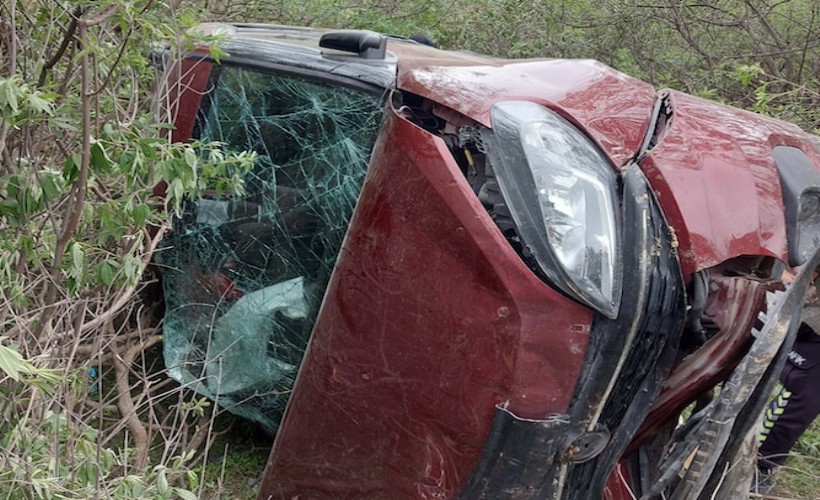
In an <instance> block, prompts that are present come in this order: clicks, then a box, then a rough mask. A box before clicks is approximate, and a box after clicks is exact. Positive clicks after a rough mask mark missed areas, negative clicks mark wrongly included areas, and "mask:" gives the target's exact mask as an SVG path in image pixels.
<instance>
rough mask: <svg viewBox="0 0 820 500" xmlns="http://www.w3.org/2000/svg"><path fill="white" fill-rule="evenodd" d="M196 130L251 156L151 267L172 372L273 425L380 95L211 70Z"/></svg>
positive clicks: (326, 272) (195, 209)
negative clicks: (157, 275) (227, 192)
mask: <svg viewBox="0 0 820 500" xmlns="http://www.w3.org/2000/svg"><path fill="white" fill-rule="evenodd" d="M217 71H218V72H219V74H218V75H214V77H213V78H212V85H211V91H210V92H209V94H208V95H207V96H206V98H205V99H203V105H202V108H201V110H200V113H199V116H198V119H197V123H196V126H195V135H197V136H198V137H199V138H200V139H202V140H204V141H219V142H222V143H224V147H225V148H228V149H230V150H234V151H243V150H247V151H254V152H256V153H257V154H258V159H257V161H256V163H255V166H254V168H253V170H252V171H251V172H250V173H249V174H248V175H247V176H246V177H245V179H244V181H245V191H246V192H245V194H244V195H243V196H241V197H234V198H224V197H223V198H220V197H204V198H202V199H199V200H191V201H189V202H188V203H187V205H186V209H185V213H184V215H183V217H182V218H180V219H179V220H177V221H175V224H174V230H173V233H172V234H171V235H170V236H169V237H168V238H167V239H166V245H165V249H164V250H163V251H162V254H161V258H160V263H161V268H162V277H163V288H164V294H165V302H166V307H167V309H166V315H165V322H164V344H165V348H164V349H165V362H166V365H167V366H168V368H169V371H170V373H171V375H172V376H173V377H174V378H176V379H177V380H179V381H181V382H183V383H185V384H189V385H190V386H191V387H192V388H193V389H194V390H196V391H198V392H199V393H201V394H204V395H206V396H208V397H211V398H214V399H217V400H218V401H219V403H220V404H221V405H222V406H223V407H226V408H228V409H229V410H230V411H232V412H234V413H236V414H239V415H242V416H244V417H246V418H250V419H252V420H255V421H257V422H260V423H262V424H263V425H265V426H267V427H268V428H270V429H275V428H276V426H277V425H278V422H279V419H280V418H281V413H282V411H283V410H284V406H285V404H286V402H287V397H288V395H289V393H290V390H291V389H292V387H293V383H294V381H295V377H296V372H297V370H298V366H299V363H300V361H301V358H302V354H303V353H304V351H305V347H306V345H307V341H308V338H309V335H310V332H311V330H312V328H313V324H314V322H315V319H316V315H317V312H318V308H319V305H320V302H321V300H322V296H323V294H324V290H325V288H326V286H327V284H328V280H329V278H330V274H331V271H332V269H333V265H334V263H335V260H336V257H337V255H338V252H339V248H340V246H341V243H342V239H343V238H344V234H345V231H346V229H347V225H348V221H349V220H350V217H351V215H352V213H353V208H354V206H355V204H356V200H357V197H358V194H359V191H360V189H361V186H362V182H363V180H364V174H365V171H366V168H367V163H368V159H369V156H370V150H371V148H372V146H373V142H374V139H375V136H376V132H377V129H378V124H379V119H380V117H381V112H382V110H381V103H380V98H379V97H378V96H374V95H370V94H367V93H363V92H360V91H358V90H353V89H350V88H347V87H343V86H339V85H337V84H333V83H323V82H321V81H311V80H307V79H304V78H302V77H299V76H293V75H286V74H280V73H275V72H268V71H262V70H257V69H253V68H249V67H243V66H230V65H225V66H222V67H218V68H217Z"/></svg>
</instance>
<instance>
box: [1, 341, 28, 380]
mask: <svg viewBox="0 0 820 500" xmlns="http://www.w3.org/2000/svg"><path fill="white" fill-rule="evenodd" d="M30 370H31V366H30V365H29V363H28V362H27V361H26V360H25V359H23V356H21V355H20V353H19V352H17V349H15V348H14V347H9V346H5V345H2V344H0V371H3V372H5V373H6V375H8V376H9V377H11V378H12V380H14V381H15V382H19V381H20V373H27V372H29V371H30Z"/></svg>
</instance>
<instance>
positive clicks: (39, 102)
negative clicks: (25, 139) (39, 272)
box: [28, 93, 54, 115]
mask: <svg viewBox="0 0 820 500" xmlns="http://www.w3.org/2000/svg"><path fill="white" fill-rule="evenodd" d="M28 103H29V105H30V106H31V107H32V108H33V109H34V110H35V111H37V112H39V113H46V114H48V115H51V114H53V112H54V110H53V109H52V107H51V102H49V101H48V100H46V99H43V98H42V97H40V95H39V93H32V94H29V96H28Z"/></svg>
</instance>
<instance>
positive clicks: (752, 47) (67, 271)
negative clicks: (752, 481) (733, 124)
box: [0, 0, 820, 498]
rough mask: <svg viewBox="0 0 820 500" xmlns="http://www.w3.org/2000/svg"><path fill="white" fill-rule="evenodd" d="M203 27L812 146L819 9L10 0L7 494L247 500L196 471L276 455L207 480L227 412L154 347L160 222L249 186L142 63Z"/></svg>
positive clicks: (616, 3)
mask: <svg viewBox="0 0 820 500" xmlns="http://www.w3.org/2000/svg"><path fill="white" fill-rule="evenodd" d="M205 20H224V21H243V22H253V21H261V22H275V23H283V24H299V25H305V24H306V25H316V26H332V27H345V28H368V29H374V30H377V31H382V32H386V33H393V34H397V35H403V36H409V35H412V34H416V33H424V34H426V35H428V36H430V37H431V38H432V39H434V40H435V41H436V42H437V43H438V44H439V46H441V47H443V48H448V49H465V50H473V51H477V52H483V53H488V54H492V55H496V56H501V57H580V58H593V59H598V60H601V61H603V62H605V63H607V64H610V65H612V66H614V67H615V68H617V69H620V70H622V71H624V72H626V73H628V74H631V75H633V76H636V77H638V78H642V79H646V80H648V81H650V82H652V83H654V84H655V85H657V86H659V87H662V86H670V87H674V88H678V89H681V90H684V91H688V92H692V93H695V94H698V95H702V96H705V97H709V98H713V99H718V100H720V101H723V102H726V103H730V104H734V105H738V106H741V107H745V108H748V109H751V110H754V111H757V112H761V113H766V114H769V115H772V116H776V117H779V118H782V119H785V120H789V121H793V122H795V123H797V124H799V125H801V126H802V127H804V128H805V129H806V130H809V131H813V132H814V133H820V111H818V109H820V108H819V107H818V104H819V103H820V3H818V2H815V1H812V0H791V1H785V2H775V1H774V0H741V1H739V0H717V1H714V2H706V3H704V2H694V1H692V0H684V1H679V0H675V1H672V0H659V1H657V2H645V3H635V2H631V1H627V0H604V1H596V2H593V1H591V0H529V1H524V0H470V1H467V0H404V1H398V0H357V1H355V2H354V1H352V0H302V1H299V2H296V1H291V0H283V1H277V2H270V1H268V0H241V1H240V0H209V1H207V2H202V1H189V2H185V3H183V2H182V1H181V0H168V1H167V2H159V1H156V0H95V1H91V0H63V1H60V2H55V1H51V0H0V410H2V412H0V440H2V451H0V495H3V496H5V497H8V498H21V497H25V498H54V497H64V498H85V497H87V496H88V495H89V494H90V493H89V492H90V491H92V490H93V491H96V492H98V494H100V495H101V496H105V495H107V496H110V497H113V498H174V497H177V498H190V497H191V496H194V495H198V494H201V493H202V491H203V488H206V487H209V488H212V489H216V490H220V489H221V491H223V492H225V491H228V493H225V494H226V495H228V496H229V495H231V491H233V492H234V493H233V494H235V495H239V496H241V495H245V494H247V493H248V491H247V490H243V489H241V488H242V487H241V486H237V488H239V489H237V490H230V488H229V489H228V490H225V489H224V488H225V486H224V484H223V482H222V481H221V479H207V478H206V476H211V477H212V478H214V477H216V478H219V477H224V476H226V475H227V476H230V475H231V474H230V472H231V469H232V468H234V470H236V469H235V467H239V469H242V468H243V467H244V465H243V464H245V465H247V468H250V469H256V468H258V467H261V464H262V463H264V458H262V459H261V460H260V459H259V457H264V456H265V455H266V453H267V450H266V449H257V448H250V449H249V450H243V451H241V452H239V453H233V454H232V453H231V452H230V451H229V452H228V453H227V454H226V455H225V458H224V460H223V461H222V462H221V464H220V466H219V469H220V471H224V473H223V472H220V473H219V474H220V475H218V476H214V475H213V474H215V473H216V472H215V471H214V468H215V466H214V465H213V462H208V461H207V457H208V453H207V449H208V447H209V446H210V445H212V444H213V440H214V436H213V432H212V431H213V430H214V422H215V419H216V413H217V410H215V409H214V408H213V407H212V406H209V405H208V404H207V402H206V401H204V400H201V399H198V398H196V397H194V396H193V395H191V394H190V393H188V392H186V391H184V390H183V389H181V388H179V387H177V386H175V385H174V384H173V383H171V382H169V380H168V379H166V378H164V377H163V376H162V367H161V363H160V362H159V361H158V359H157V357H158V356H157V352H156V349H157V346H158V345H159V343H160V342H161V340H162V338H161V334H160V330H159V328H158V317H159V314H158V313H157V311H156V304H155V302H156V300H155V299H154V296H155V295H156V294H157V291H156V289H155V288H153V289H152V288H151V287H152V276H153V275H152V272H151V270H150V267H149V262H150V261H151V258H152V255H153V253H154V252H155V250H156V249H157V247H158V246H159V245H160V244H161V243H160V242H161V238H162V235H163V234H164V232H165V231H166V228H167V227H168V221H169V217H170V215H171V214H172V213H173V212H174V210H176V209H179V207H180V202H181V200H182V199H183V197H185V196H187V195H192V194H196V193H197V192H198V191H199V190H201V189H203V187H204V186H205V185H207V184H208V183H210V182H212V181H213V180H215V179H219V181H220V183H221V185H224V186H225V189H226V190H229V191H231V190H233V191H237V192H238V191H241V189H242V185H241V182H239V175H240V174H241V172H242V171H244V170H246V169H248V168H249V167H250V165H251V164H252V162H253V161H254V158H253V157H252V156H251V155H242V154H238V155H229V154H225V153H223V152H222V150H221V149H220V147H219V145H218V144H201V143H193V144H173V143H171V142H170V140H169V137H168V127H169V126H168V125H167V122H169V121H170V119H169V117H167V116H163V115H162V111H161V107H160V106H158V104H157V103H158V102H162V101H163V99H164V98H165V97H167V96H163V95H159V96H158V97H159V98H158V99H157V98H155V96H154V94H155V93H156V92H157V91H158V89H160V88H161V87H158V86H157V85H156V77H157V73H156V71H155V70H154V69H153V68H152V66H151V64H150V60H149V54H150V52H151V50H152V49H153V48H155V47H157V46H168V47H171V48H172V50H174V51H180V50H185V49H186V47H187V46H188V45H189V44H190V43H191V42H192V41H193V40H192V39H191V37H190V35H187V34H186V33H187V32H186V28H187V27H188V26H190V25H191V24H193V23H195V22H197V21H205ZM215 55H217V56H218V55H219V54H218V53H217V54H215ZM160 182H164V183H165V184H167V186H168V190H167V192H168V196H167V198H166V201H159V200H158V199H156V198H154V197H153V196H152V190H153V188H154V186H156V185H157V184H158V183H160ZM153 286H155V285H153ZM818 435H820V430H818V427H817V425H815V426H814V428H813V429H812V431H811V432H809V433H808V434H807V435H806V437H805V438H804V439H803V440H802V441H801V443H800V445H799V446H798V447H797V448H796V449H795V453H796V456H795V459H794V460H792V461H790V462H789V467H790V468H791V469H796V470H798V471H802V472H799V473H796V472H795V471H794V470H789V469H787V470H786V471H784V473H783V475H781V480H780V482H781V483H782V484H784V485H785V486H786V488H787V490H789V491H791V492H792V493H793V494H794V495H795V496H799V495H802V496H805V497H812V496H813V497H818V496H820V492H818V490H817V486H816V485H817V473H816V471H817V470H818V467H817V464H818V460H820V445H818V442H819V441H818ZM219 446H220V445H217V446H216V448H217V449H218V448H219ZM260 450H261V451H260ZM231 460H235V462H231ZM203 479H204V480H203ZM239 491H241V493H239ZM99 492H104V493H99Z"/></svg>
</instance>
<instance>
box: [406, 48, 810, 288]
mask: <svg viewBox="0 0 820 500" xmlns="http://www.w3.org/2000/svg"><path fill="white" fill-rule="evenodd" d="M450 54H452V53H450ZM477 62H478V61H476V60H475V59H467V58H464V59H462V58H460V57H454V58H453V59H452V60H443V59H432V58H427V59H425V58H415V59H414V58H412V57H411V58H406V57H399V66H398V77H397V87H398V88H399V89H401V90H403V91H407V92H412V93H414V94H418V95H420V96H423V97H425V98H427V99H429V100H431V101H433V102H436V103H439V104H441V105H444V106H447V107H449V108H452V109H454V110H456V111H458V112H460V113H462V114H463V115H465V116H468V117H470V118H471V119H473V120H475V121H477V122H479V123H481V124H482V125H485V126H488V127H491V126H492V124H491V118H490V116H491V114H490V112H491V108H492V106H493V104H494V103H496V102H500V101H506V100H529V101H535V102H540V103H542V104H544V105H545V106H547V107H549V108H551V109H553V110H555V111H557V112H558V113H560V114H562V115H563V116H564V117H566V118H567V119H569V120H570V121H572V122H573V123H575V124H576V125H577V126H578V127H579V128H581V129H583V130H585V131H586V132H587V133H588V134H589V135H590V136H591V137H592V138H593V139H594V140H595V141H596V142H597V143H598V145H599V146H600V147H601V148H602V149H603V150H604V151H605V152H606V153H607V154H608V155H609V157H610V158H611V159H612V161H613V163H614V164H615V165H616V166H618V167H622V166H623V165H625V164H626V163H627V162H629V161H630V160H631V159H632V158H634V157H635V156H636V153H637V152H638V151H639V149H640V148H641V145H642V142H643V140H644V138H645V137H646V135H647V134H648V133H651V131H649V130H648V128H649V126H650V121H651V115H652V107H653V104H654V103H655V101H656V100H657V99H658V98H659V96H661V95H662V96H663V98H664V99H666V100H667V101H668V102H667V104H668V106H669V107H670V108H671V110H672V114H673V116H672V118H671V120H670V122H669V123H667V126H666V129H665V130H664V131H663V134H662V137H659V138H658V143H657V144H656V145H655V146H654V147H653V149H652V150H651V152H650V154H649V155H648V156H647V157H646V158H645V159H644V160H643V161H642V162H641V168H642V169H643V171H644V173H645V174H646V176H647V178H648V180H649V182H650V185H651V186H652V188H653V191H654V192H655V195H656V196H657V197H658V201H659V203H660V205H661V207H662V208H663V211H664V213H665V215H666V217H667V219H668V223H669V225H670V226H671V228H672V231H673V232H674V233H675V237H676V243H677V244H678V245H679V246H678V253H679V256H680V259H681V266H682V268H683V272H684V273H685V274H689V273H692V272H694V271H697V270H700V269H705V268H708V267H711V266H714V265H717V264H720V263H721V262H725V261H727V260H729V259H732V258H735V257H739V256H743V255H769V256H772V257H776V258H779V259H781V260H787V239H786V227H785V219H784V208H783V199H782V193H781V188H780V178H779V175H778V170H777V165H776V164H775V161H774V157H773V154H772V148H773V147H775V146H778V145H788V146H794V147H798V148H800V149H801V150H803V151H804V152H805V153H806V154H807V155H808V156H809V158H810V159H811V160H812V161H813V162H814V164H815V165H817V166H818V168H820V160H818V154H817V149H816V147H815V145H814V144H813V143H812V139H813V137H812V136H810V135H809V134H807V133H805V132H804V131H802V130H801V129H800V128H798V127H796V126H794V125H791V124H789V123H786V122H782V121H779V120H775V119H771V118H767V117H764V116H762V115H759V114H755V113H751V112H747V111H743V110H740V109H737V108H733V107H729V106H724V105H721V104H718V103H715V102H712V101H708V100H705V99H700V98H697V97H694V96H690V95H687V94H684V93H680V92H674V91H664V92H662V93H661V94H658V93H656V92H655V90H654V89H653V88H652V86H651V85H649V84H647V83H644V82H641V81H639V80H636V79H634V78H631V77H629V76H626V75H624V74H622V73H619V72H618V71H615V70H614V69H612V68H610V67H608V66H606V65H604V64H602V63H599V62H595V61H587V60H560V59H553V60H549V59H547V60H530V61H510V60H498V59H486V60H483V61H480V63H479V64H477Z"/></svg>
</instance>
